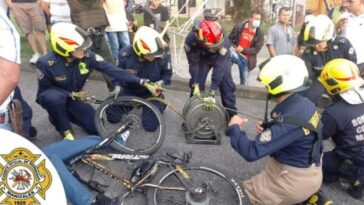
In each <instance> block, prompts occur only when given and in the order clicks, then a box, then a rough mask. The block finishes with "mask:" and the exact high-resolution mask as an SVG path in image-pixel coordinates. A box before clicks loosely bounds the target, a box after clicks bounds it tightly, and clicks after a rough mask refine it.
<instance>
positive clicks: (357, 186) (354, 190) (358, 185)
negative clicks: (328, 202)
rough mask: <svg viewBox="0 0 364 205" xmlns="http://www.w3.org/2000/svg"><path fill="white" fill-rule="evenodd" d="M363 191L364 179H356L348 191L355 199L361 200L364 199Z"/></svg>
mask: <svg viewBox="0 0 364 205" xmlns="http://www.w3.org/2000/svg"><path fill="white" fill-rule="evenodd" d="M363 191H364V180H363V179H356V180H355V181H354V182H353V183H352V184H351V186H350V187H349V188H348V190H347V192H348V194H349V195H350V196H351V197H353V198H355V199H361V198H362V197H363Z"/></svg>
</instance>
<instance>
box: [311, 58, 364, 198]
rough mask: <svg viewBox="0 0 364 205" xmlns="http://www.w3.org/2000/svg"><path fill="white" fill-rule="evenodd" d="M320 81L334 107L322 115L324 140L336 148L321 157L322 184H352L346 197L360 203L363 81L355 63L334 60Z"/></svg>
mask: <svg viewBox="0 0 364 205" xmlns="http://www.w3.org/2000/svg"><path fill="white" fill-rule="evenodd" d="M318 79H319V81H320V82H321V83H322V84H323V86H324V87H325V89H326V91H327V92H328V93H329V94H330V95H332V99H333V103H332V104H331V105H330V106H328V107H327V108H326V109H325V110H324V112H323V113H322V123H323V125H324V126H323V138H324V139H328V138H330V137H331V138H332V140H333V141H334V143H335V148H334V150H332V151H329V152H325V153H324V156H323V164H322V169H323V174H324V182H327V183H329V182H335V181H337V180H338V179H339V178H342V179H346V180H348V181H349V182H350V183H351V186H350V187H349V188H348V190H347V193H348V194H349V195H350V196H352V197H354V198H356V199H360V198H362V197H363V191H364V80H363V79H362V78H361V77H360V74H359V69H358V67H357V66H356V64H355V63H353V62H352V61H349V60H346V59H334V60H332V61H330V62H329V63H327V64H326V65H325V67H324V69H323V70H322V72H321V75H320V77H319V78H318Z"/></svg>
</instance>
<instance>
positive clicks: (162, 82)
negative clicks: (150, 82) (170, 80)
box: [154, 80, 164, 87]
mask: <svg viewBox="0 0 364 205" xmlns="http://www.w3.org/2000/svg"><path fill="white" fill-rule="evenodd" d="M154 83H155V84H157V85H158V86H159V87H163V86H164V81H163V80H158V81H157V82H154Z"/></svg>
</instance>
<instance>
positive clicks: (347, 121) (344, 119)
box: [322, 98, 364, 166]
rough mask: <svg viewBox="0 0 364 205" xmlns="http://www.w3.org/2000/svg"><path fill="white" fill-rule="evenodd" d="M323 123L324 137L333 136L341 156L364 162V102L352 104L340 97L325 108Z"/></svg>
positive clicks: (336, 148)
mask: <svg viewBox="0 0 364 205" xmlns="http://www.w3.org/2000/svg"><path fill="white" fill-rule="evenodd" d="M322 123H323V125H324V127H323V137H324V139H328V138H330V137H331V138H332V140H333V141H334V143H335V145H336V147H335V150H336V151H340V152H339V153H340V155H341V157H343V158H347V159H351V158H360V159H361V160H363V163H364V103H362V104H358V105H350V104H348V103H347V102H345V101H344V100H343V99H341V98H340V99H339V100H337V101H336V102H334V103H333V104H331V105H330V106H329V107H327V108H326V109H325V110H324V112H323V113H322ZM357 145H360V146H357ZM345 155H346V156H345ZM363 166H364V164H363Z"/></svg>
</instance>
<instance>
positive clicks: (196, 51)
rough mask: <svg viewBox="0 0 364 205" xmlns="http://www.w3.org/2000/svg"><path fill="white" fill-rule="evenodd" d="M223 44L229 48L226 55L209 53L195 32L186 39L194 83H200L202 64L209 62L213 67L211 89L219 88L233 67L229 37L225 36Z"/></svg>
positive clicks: (186, 49) (186, 48)
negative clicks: (199, 75) (199, 76)
mask: <svg viewBox="0 0 364 205" xmlns="http://www.w3.org/2000/svg"><path fill="white" fill-rule="evenodd" d="M223 46H224V47H225V48H226V49H227V52H226V54H225V55H221V54H220V53H219V52H217V53H208V52H207V51H206V50H205V48H204V47H203V46H201V45H200V43H199V41H198V39H197V37H196V35H195V33H194V32H190V33H189V34H188V35H187V37H186V40H185V51H186V55H187V60H188V64H189V71H190V73H191V78H192V82H191V83H192V84H193V83H198V79H197V78H198V74H199V70H200V66H202V64H208V65H209V66H212V67H213V70H212V76H211V87H210V89H211V90H217V88H218V87H219V85H220V84H221V82H222V79H223V78H224V76H225V75H229V70H230V69H229V68H231V60H230V48H229V47H230V43H229V40H228V38H227V37H224V42H223Z"/></svg>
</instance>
